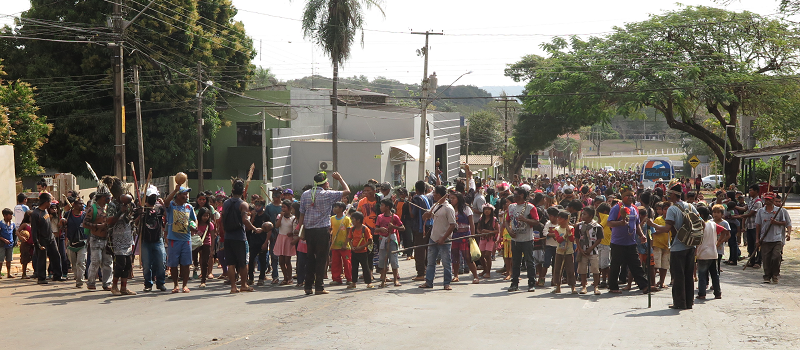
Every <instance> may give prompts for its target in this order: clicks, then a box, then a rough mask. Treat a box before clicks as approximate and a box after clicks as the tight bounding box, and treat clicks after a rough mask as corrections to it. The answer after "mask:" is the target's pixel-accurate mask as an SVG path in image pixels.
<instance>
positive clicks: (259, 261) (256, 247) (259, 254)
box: [247, 199, 272, 286]
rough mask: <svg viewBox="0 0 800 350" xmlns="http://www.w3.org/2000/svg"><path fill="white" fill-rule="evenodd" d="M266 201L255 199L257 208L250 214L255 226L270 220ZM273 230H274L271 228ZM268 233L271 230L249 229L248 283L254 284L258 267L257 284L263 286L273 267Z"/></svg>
mask: <svg viewBox="0 0 800 350" xmlns="http://www.w3.org/2000/svg"><path fill="white" fill-rule="evenodd" d="M264 204H266V203H265V201H264V200H263V199H258V200H256V201H255V203H254V205H255V210H253V212H252V213H251V215H250V220H251V221H252V223H253V227H261V225H263V224H264V223H265V222H268V221H269V215H268V214H267V213H266V211H264ZM270 231H272V230H270ZM267 234H271V232H259V233H256V231H255V230H249V231H248V232H247V243H248V246H249V247H248V248H249V249H250V257H249V263H248V265H247V283H248V284H249V285H251V286H252V285H253V283H254V282H255V281H254V277H255V270H256V267H258V268H259V273H258V282H255V283H256V285H257V286H263V285H264V280H265V279H266V274H267V269H271V267H270V265H268V264H267V255H268V254H269V237H268V236H267Z"/></svg>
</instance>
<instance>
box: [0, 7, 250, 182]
mask: <svg viewBox="0 0 800 350" xmlns="http://www.w3.org/2000/svg"><path fill="white" fill-rule="evenodd" d="M144 6H145V4H142V3H137V2H125V5H124V6H123V17H124V19H125V20H130V19H132V18H133V16H134V15H136V14H137V13H139V12H140V11H141V10H142V9H143V8H144ZM111 13H112V4H111V3H110V2H108V1H104V0H84V1H77V2H53V1H47V0H32V1H31V8H30V10H28V11H26V12H23V13H22V14H21V16H20V18H18V19H17V25H16V26H15V27H14V28H13V29H11V28H6V29H4V30H5V33H6V34H11V35H15V36H18V37H20V38H19V39H17V38H14V39H3V40H0V58H4V59H6V63H7V71H8V73H9V76H10V77H11V78H12V79H19V78H24V79H25V80H28V81H30V82H31V84H32V85H33V86H35V87H36V88H37V92H36V98H37V101H38V102H39V104H40V106H41V110H42V112H43V114H46V115H48V116H49V117H50V118H52V120H53V124H54V128H53V133H52V134H51V135H50V139H49V142H48V143H47V144H45V145H44V147H42V148H41V150H40V151H39V156H40V158H41V159H42V163H43V165H44V166H46V167H50V168H55V169H58V170H59V171H65V172H72V173H75V174H82V175H84V176H88V173H87V170H86V167H85V165H84V161H88V162H89V163H91V164H92V166H93V167H94V169H95V170H96V171H97V173H98V174H108V173H111V171H112V169H113V154H114V112H113V105H114V103H113V89H112V84H111V83H112V56H111V50H109V49H108V48H107V47H106V46H105V43H107V42H113V41H114V40H115V38H114V36H113V35H112V34H111V30H110V29H106V28H105V27H106V20H107V18H108V16H110V14H111ZM235 15H236V9H235V8H234V7H232V6H231V4H230V1H229V0H169V1H163V0H159V1H156V2H154V4H153V5H152V6H151V8H149V9H148V10H146V11H144V12H143V13H142V15H141V16H139V17H138V18H137V19H136V20H135V21H133V22H132V23H131V25H130V26H129V27H128V28H127V29H126V31H125V36H124V40H125V46H126V49H125V58H124V63H125V67H126V73H125V76H126V89H125V102H126V103H125V107H126V109H125V110H126V131H127V133H126V140H125V144H126V153H127V158H128V160H132V159H135V158H136V154H137V152H138V150H137V147H136V145H137V141H136V132H135V128H136V126H137V125H136V122H135V120H136V119H135V105H134V97H133V93H132V86H131V85H130V80H129V79H130V77H131V76H132V74H131V71H130V68H131V67H132V66H133V65H138V66H140V70H141V98H142V120H143V127H142V129H143V136H144V140H143V141H144V142H143V143H144V152H145V164H146V166H147V167H152V168H153V172H154V176H163V175H167V174H174V173H175V172H176V171H179V170H186V169H187V168H193V167H196V166H194V164H196V159H195V158H196V148H197V146H196V144H197V141H196V140H197V137H196V134H197V131H196V130H197V128H196V122H195V117H196V108H197V107H196V106H197V102H196V101H197V100H196V97H195V94H196V92H197V80H200V81H209V80H210V81H213V82H214V86H215V87H221V88H224V89H226V90H233V91H241V90H243V89H244V88H245V85H246V83H247V81H248V80H249V75H250V74H251V71H252V70H253V66H252V65H251V64H250V61H251V60H252V58H253V57H254V56H255V52H254V51H253V48H252V41H251V39H250V38H249V37H247V36H246V34H245V32H244V26H243V25H242V23H241V22H238V21H235V20H234V16H235ZM52 33H59V34H56V35H55V37H54V36H53V34H52ZM22 37H37V38H44V39H52V38H56V39H69V40H75V39H80V38H84V39H90V40H91V41H95V42H97V43H99V44H101V45H98V44H87V43H73V42H66V43H65V42H51V41H32V40H26V39H22ZM198 62H200V63H201V66H202V73H199V72H198V71H197V68H196V67H197V64H198ZM218 97H219V95H218V94H217V91H216V90H214V89H213V88H209V89H207V90H206V92H205V94H204V95H203V108H202V110H203V118H204V121H205V122H204V130H203V131H204V137H205V141H206V147H208V140H209V139H212V138H214V137H215V135H216V131H217V130H218V129H219V127H220V125H221V122H222V121H221V120H220V118H219V116H218V114H217V112H216V108H215V104H216V98H218Z"/></svg>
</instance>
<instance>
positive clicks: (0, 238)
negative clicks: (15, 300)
mask: <svg viewBox="0 0 800 350" xmlns="http://www.w3.org/2000/svg"><path fill="white" fill-rule="evenodd" d="M16 231H17V225H15V224H14V212H13V211H12V210H11V209H8V208H5V209H3V220H0V272H2V271H3V266H2V264H3V262H4V261H5V263H6V272H8V278H14V275H12V274H11V258H12V257H13V256H14V246H15V245H16V241H17V240H16V239H15V238H16V236H17V235H16ZM0 276H2V275H0ZM0 278H2V277H0Z"/></svg>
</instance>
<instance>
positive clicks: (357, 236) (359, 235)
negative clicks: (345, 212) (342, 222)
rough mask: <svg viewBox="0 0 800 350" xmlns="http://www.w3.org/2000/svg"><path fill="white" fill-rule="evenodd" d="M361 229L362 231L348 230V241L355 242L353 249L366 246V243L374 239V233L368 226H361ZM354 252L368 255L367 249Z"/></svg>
mask: <svg viewBox="0 0 800 350" xmlns="http://www.w3.org/2000/svg"><path fill="white" fill-rule="evenodd" d="M361 228H362V229H361V230H356V229H354V228H352V227H351V228H350V229H348V230H347V239H349V240H352V241H353V245H352V246H353V247H357V246H360V245H364V243H367V242H368V241H369V240H370V239H372V232H371V231H370V229H369V227H367V226H366V225H361ZM353 252H355V253H366V252H367V247H364V248H361V249H357V250H353Z"/></svg>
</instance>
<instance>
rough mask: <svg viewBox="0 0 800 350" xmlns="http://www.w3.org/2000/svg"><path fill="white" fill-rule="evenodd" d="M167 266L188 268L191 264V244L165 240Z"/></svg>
mask: <svg viewBox="0 0 800 350" xmlns="http://www.w3.org/2000/svg"><path fill="white" fill-rule="evenodd" d="M167 263H168V264H167V265H168V266H169V267H177V266H178V265H182V266H189V265H191V264H192V242H190V241H176V240H174V239H170V240H167Z"/></svg>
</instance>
